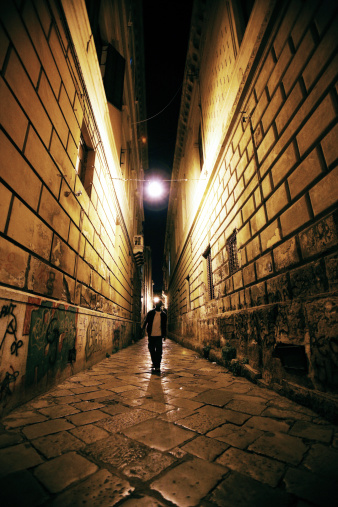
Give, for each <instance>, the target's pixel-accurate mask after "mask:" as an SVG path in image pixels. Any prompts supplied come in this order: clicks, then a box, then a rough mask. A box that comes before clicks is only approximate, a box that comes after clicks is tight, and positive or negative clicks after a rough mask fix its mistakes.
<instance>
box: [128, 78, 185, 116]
mask: <svg viewBox="0 0 338 507" xmlns="http://www.w3.org/2000/svg"><path fill="white" fill-rule="evenodd" d="M182 86H183V81H182V83H181V84H180V86H179V87H178V89H177V91H176V93H175V95H174V96H173V98H172V99H171V100H170V101H169V102H168V104H167V105H166V106H165V107H164V108H163V109H161V111H159V112H158V113H156V114H154V115H153V116H150V117H149V118H146V119H145V120H140V121H135V122H134V123H132V125H137V124H138V123H144V122H146V121H149V120H152V119H153V118H156V117H157V116H159V115H160V114H161V113H163V111H165V110H166V109H167V107H169V106H170V104H171V103H172V102H173V100H174V99H175V97H176V95H177V94H178V92H179V91H180V89H181V88H182Z"/></svg>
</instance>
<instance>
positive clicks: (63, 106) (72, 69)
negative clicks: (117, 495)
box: [0, 0, 143, 406]
mask: <svg viewBox="0 0 338 507" xmlns="http://www.w3.org/2000/svg"><path fill="white" fill-rule="evenodd" d="M67 5H68V8H69V9H70V8H71V5H73V3H72V4H67ZM123 5H124V4H121V6H122V7H121V8H123ZM61 6H62V3H61V2H58V1H56V0H48V1H44V2H41V1H38V0H27V1H24V2H15V1H14V0H9V1H8V2H2V3H1V8H0V9H1V11H0V12H1V16H0V48H1V49H0V71H1V76H0V97H1V107H0V123H1V129H0V146H1V149H0V305H1V310H0V311H1V330H2V331H3V332H2V334H0V340H1V346H0V385H1V400H0V406H2V405H3V404H4V403H5V404H6V403H7V401H8V400H7V401H6V402H4V399H5V398H6V399H8V397H9V393H10V392H16V393H17V397H20V396H21V394H22V393H21V394H20V388H22V389H23V392H25V391H26V388H27V386H31V385H34V386H35V387H36V389H37V390H38V389H39V388H40V386H41V385H44V386H46V385H47V384H48V382H47V381H46V379H47V380H49V379H51V381H52V382H53V381H54V380H53V379H54V378H55V376H57V375H60V376H63V375H64V374H65V372H68V373H69V372H70V366H69V364H68V362H67V361H68V354H69V350H70V349H73V348H75V349H76V353H77V355H76V369H78V368H79V366H82V367H84V366H87V365H88V364H90V362H91V361H93V360H94V359H95V360H98V358H101V357H103V355H104V354H105V353H106V352H108V353H111V352H112V350H113V349H115V348H116V347H120V346H122V345H126V343H127V341H129V342H130V341H131V340H132V339H133V338H134V337H135V336H136V333H137V326H138V325H139V323H140V301H141V298H140V290H141V281H140V274H139V270H138V268H137V266H136V263H135V260H134V257H133V251H132V248H133V247H132V241H133V235H134V234H135V230H136V231H137V230H138V227H139V226H140V225H141V219H142V212H143V208H142V209H138V207H137V206H136V203H135V205H133V206H130V203H129V202H128V198H127V195H128V192H129V193H130V191H132V193H133V191H134V190H135V188H133V189H129V188H128V185H130V184H126V185H124V183H122V182H119V183H118V185H119V197H118V196H117V192H116V190H115V183H114V180H113V179H112V178H113V177H117V176H121V174H120V173H121V169H120V153H117V151H116V145H115V141H114V135H113V131H112V125H111V123H110V119H109V111H108V104H107V100H106V96H105V91H104V88H103V84H102V78H101V73H100V67H99V64H98V61H97V55H96V50H95V46H94V45H93V44H91V46H90V47H89V46H88V47H87V48H86V47H84V48H83V47H82V41H81V43H80V42H79V39H80V38H81V37H83V39H86V40H88V39H89V36H90V33H91V31H90V25H89V21H88V18H87V17H86V16H87V14H86V8H85V2H84V1H82V0H78V1H77V2H75V3H74V9H75V11H76V15H77V18H76V19H77V22H78V23H79V26H80V27H81V30H82V32H81V34H80V35H79V34H75V33H74V32H73V34H71V32H70V29H69V26H68V22H67V16H66V14H65V13H64V12H63V9H62V7H61ZM123 30H124V27H121V31H120V33H123ZM128 30H129V29H127V28H126V30H125V31H126V32H127V31H128ZM87 32H88V33H87ZM87 35H88V37H87ZM128 36H130V34H129V31H128ZM73 37H77V41H78V43H77V49H76V48H75V46H76V45H74V41H73ZM125 57H126V58H127V60H128V61H129V58H128V57H127V55H125ZM135 65H137V62H135ZM87 68H90V69H91V71H90V73H89V74H90V78H93V76H94V77H95V76H96V77H97V76H98V79H99V80H98V81H97V82H96V85H95V87H94V92H93V84H92V83H91V82H90V81H89V78H88V72H87V70H86V69H87ZM86 72H87V74H86ZM129 77H130V76H129V74H128V76H127V77H126V80H125V82H126V83H127V84H128V83H129V81H130V82H131V79H130V80H129ZM129 92H130V93H129ZM129 92H128V94H126V95H128V100H129V97H132V93H133V90H129ZM132 104H133V105H132V106H131V107H135V105H134V102H133V103H132ZM112 107H113V106H112ZM118 114H120V115H121V112H120V111H118ZM103 118H104V120H103ZM129 121H130V118H129ZM125 124H126V125H127V127H126V128H127V129H128V132H129V129H130V125H129V124H128V121H127V120H125ZM81 136H82V137H83V138H84V139H85V143H86V145H87V148H88V156H87V159H86V170H85V177H81V178H80V174H79V172H78V170H77V167H78V166H77V163H78V154H79V153H80V152H79V145H80V138H81ZM119 136H120V137H121V136H122V133H121V132H119ZM136 137H137V136H136ZM136 146H137V140H136V141H135V140H134V139H132V142H131V150H132V151H133V153H132V157H131V158H130V160H133V161H134V162H135V164H136V166H137V167H135V168H130V169H135V170H137V171H138V170H139V168H140V167H141V166H142V164H141V163H140V156H141V155H140V152H138V151H135V152H134V147H136ZM131 209H132V210H134V209H137V218H136V217H134V216H133V215H132V212H131V211H130V210H131ZM9 289H11V290H12V292H10V293H9V292H8V290H9ZM31 298H33V299H34V301H33V303H32V299H31ZM32 305H33V306H32ZM35 306H36V307H35ZM32 308H33V309H32ZM20 319H21V321H22V322H21V321H20ZM27 319H28V320H27ZM30 319H32V320H30ZM50 323H52V324H51V326H52V328H53V329H48V330H46V329H47V328H48V326H49V324H50ZM55 326H56V327H55ZM107 326H108V327H107ZM106 327H107V330H106ZM40 328H41V329H40ZM45 328H46V329H45ZM31 330H33V331H32V332H31ZM100 330H102V331H103V334H102V335H101V336H100V333H99V331H100ZM105 330H106V331H107V332H106V331H105ZM40 331H41V334H40V335H39V332H40ZM117 334H118V335H119V338H118V339H117ZM51 335H52V342H50V336H51ZM56 335H57V340H56V338H55V337H56ZM39 340H40V342H39ZM55 340H56V342H57V341H58V340H59V341H58V343H59V350H58V355H57V357H56V356H55V358H54V356H53V357H51V355H50V354H51V352H48V353H47V349H48V347H49V349H50V350H52V349H53V350H54V349H55V347H56V345H55V343H56V342H55ZM102 340H103V341H102ZM83 341H84V342H85V343H82V342H83ZM18 344H20V346H19V345H18ZM55 350H56V349H55ZM43 351H45V352H46V356H44V359H43V360H42V356H43V355H44V353H43ZM39 354H42V356H41V358H40V356H39ZM53 354H54V352H53ZM55 354H56V352H55ZM33 358H34V359H33ZM46 358H47V359H46ZM40 359H41V361H40ZM18 361H19V363H18ZM25 361H26V362H27V366H25V364H24V363H25ZM72 364H75V363H74V361H73V362H72ZM52 370H53V371H52ZM14 377H15V378H14ZM9 378H10V384H9V383H8V379H9ZM14 387H15V388H14Z"/></svg>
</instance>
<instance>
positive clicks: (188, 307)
mask: <svg viewBox="0 0 338 507" xmlns="http://www.w3.org/2000/svg"><path fill="white" fill-rule="evenodd" d="M184 283H185V297H186V301H187V312H190V310H191V304H190V278H189V276H187V278H186V279H185V282H184Z"/></svg>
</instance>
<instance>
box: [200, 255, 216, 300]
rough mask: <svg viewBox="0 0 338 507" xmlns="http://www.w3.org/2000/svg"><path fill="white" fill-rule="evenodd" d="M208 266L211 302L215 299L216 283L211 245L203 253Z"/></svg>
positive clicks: (207, 283)
mask: <svg viewBox="0 0 338 507" xmlns="http://www.w3.org/2000/svg"><path fill="white" fill-rule="evenodd" d="M203 257H204V259H205V264H206V286H207V291H208V296H209V300H210V299H214V297H215V296H214V282H213V278H212V265H211V249H210V245H209V246H208V248H207V249H206V251H205V252H204V253H203Z"/></svg>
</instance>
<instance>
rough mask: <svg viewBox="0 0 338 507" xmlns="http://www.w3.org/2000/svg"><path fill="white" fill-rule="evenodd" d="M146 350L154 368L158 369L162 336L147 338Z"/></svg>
mask: <svg viewBox="0 0 338 507" xmlns="http://www.w3.org/2000/svg"><path fill="white" fill-rule="evenodd" d="M148 349H149V352H150V356H151V360H152V362H153V366H154V368H159V367H160V366H161V359H162V336H149V337H148Z"/></svg>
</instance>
